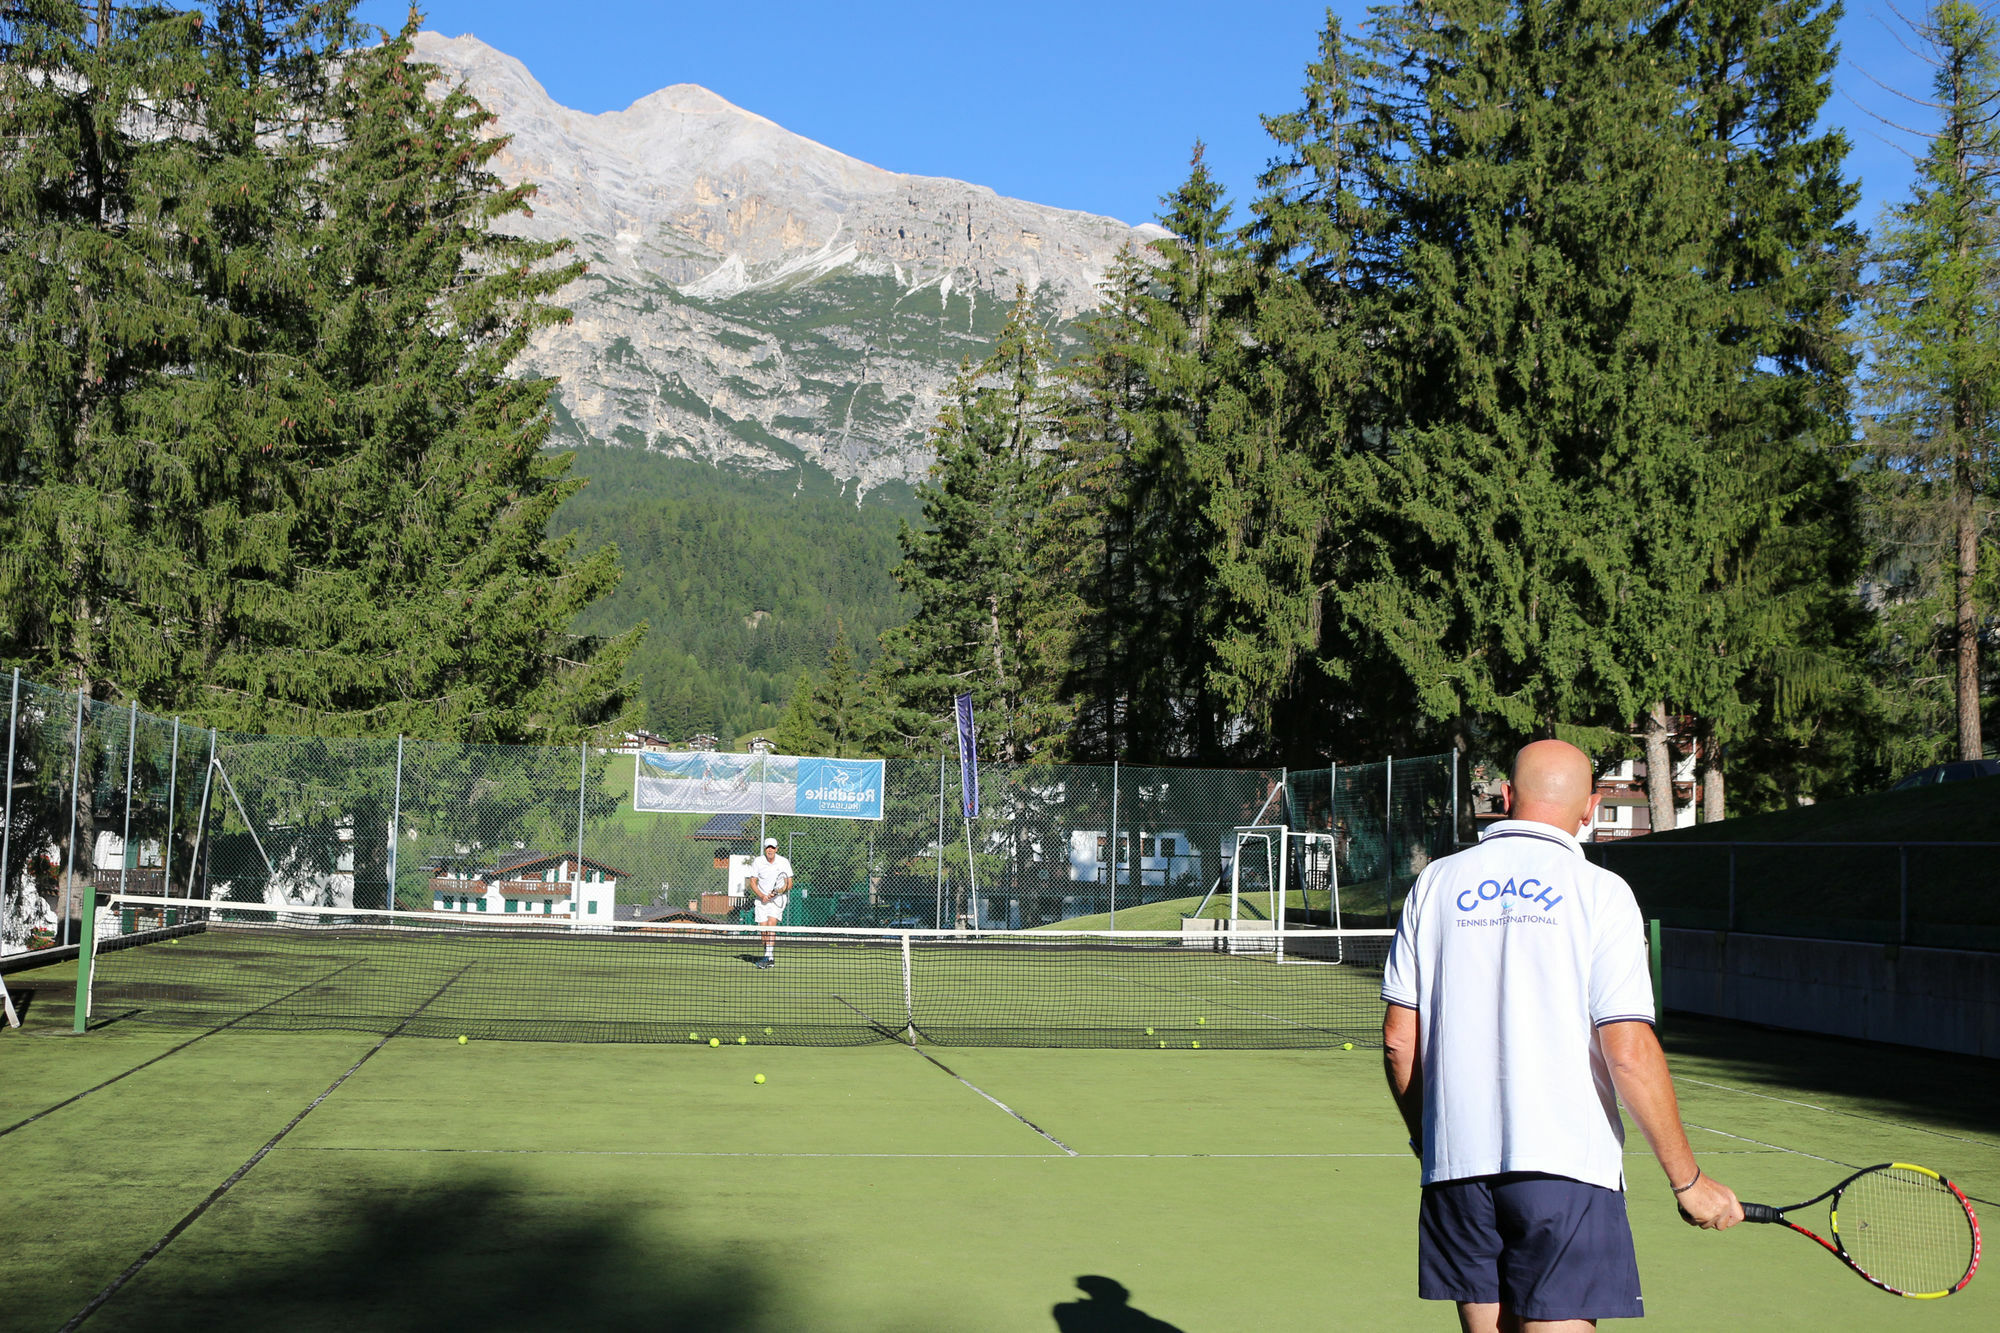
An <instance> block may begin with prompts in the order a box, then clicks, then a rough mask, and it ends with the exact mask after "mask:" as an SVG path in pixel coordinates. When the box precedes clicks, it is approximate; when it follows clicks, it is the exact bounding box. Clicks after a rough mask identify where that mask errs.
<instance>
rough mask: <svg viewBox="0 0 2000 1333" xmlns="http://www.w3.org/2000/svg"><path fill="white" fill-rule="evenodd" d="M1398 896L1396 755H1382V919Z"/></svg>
mask: <svg viewBox="0 0 2000 1333" xmlns="http://www.w3.org/2000/svg"><path fill="white" fill-rule="evenodd" d="M1395 896H1396V756H1395V755H1393V754H1387V755H1383V756H1382V919H1383V920H1384V921H1387V920H1388V919H1389V902H1390V900H1391V899H1393V898H1394V897H1395Z"/></svg>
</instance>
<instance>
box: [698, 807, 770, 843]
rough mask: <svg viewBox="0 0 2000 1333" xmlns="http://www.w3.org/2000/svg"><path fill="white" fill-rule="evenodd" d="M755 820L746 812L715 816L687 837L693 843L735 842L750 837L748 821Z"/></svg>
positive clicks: (732, 812) (734, 811) (738, 811)
mask: <svg viewBox="0 0 2000 1333" xmlns="http://www.w3.org/2000/svg"><path fill="white" fill-rule="evenodd" d="M755 818H757V816H756V815H754V814H752V813H750V812H749V811H747V810H732V811H730V812H728V813H727V814H720V815H716V816H714V817H713V818H711V819H710V820H709V821H708V822H707V823H706V824H703V825H702V826H701V827H700V828H698V829H696V830H695V831H694V832H692V833H690V834H688V837H689V838H691V839H692V840H694V841H695V842H736V841H738V840H740V839H743V838H747V837H749V836H750V821H751V820H753V819H755Z"/></svg>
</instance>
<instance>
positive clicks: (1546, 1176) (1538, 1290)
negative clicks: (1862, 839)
mask: <svg viewBox="0 0 2000 1333" xmlns="http://www.w3.org/2000/svg"><path fill="white" fill-rule="evenodd" d="M1595 786H1596V780H1595V775H1594V774H1593V771H1592V769H1591V764H1590V760H1589V757H1588V756H1586V755H1585V754H1584V753H1583V751H1581V750H1579V749H1577V748H1576V747H1575V746H1573V745H1567V744H1565V743H1563V742H1562V741H1536V742H1535V743H1534V744H1532V745H1529V746H1527V747H1526V748H1524V749H1523V750H1522V751H1521V753H1520V754H1519V755H1518V756H1517V757H1516V758H1515V762H1514V774H1513V780H1512V781H1511V782H1509V783H1507V784H1506V786H1505V788H1504V789H1503V791H1504V799H1505V801H1506V807H1507V814H1508V816H1509V818H1507V819H1505V820H1502V821H1500V822H1499V823H1497V824H1495V825H1494V826H1493V827H1492V828H1491V829H1489V830H1487V832H1486V833H1485V834H1483V835H1482V836H1481V838H1480V840H1479V844H1478V845H1477V846H1475V847H1470V848H1467V849H1466V850H1465V851H1462V852H1460V853H1458V854H1457V855H1455V856H1448V857H1445V858H1444V859H1443V860H1440V861H1437V862H1435V863H1433V864H1432V865H1431V866H1430V867H1429V868H1428V869H1426V870H1425V871H1424V873H1423V874H1422V875H1421V876H1420V877H1419V878H1418V880H1417V882H1416V885H1415V886H1414V887H1413V888H1412V889H1411V890H1410V896H1409V899H1408V900H1407V901H1406V902H1405V903H1404V905H1403V916H1402V921H1401V923H1400V924H1399V926H1398V929H1397V931H1396V939H1395V944H1394V945H1393V946H1392V948H1391V950H1390V954H1389V964H1388V968H1387V971H1386V973H1385V975H1384V977H1383V982H1382V998H1383V999H1384V1000H1385V1001H1387V1002H1388V1010H1387V1013H1386V1014H1385V1016H1384V1018H1383V1022H1382V1044H1383V1062H1384V1065H1385V1066H1386V1068H1387V1071H1388V1076H1389V1090H1390V1092H1391V1093H1392V1094H1393V1095H1394V1097H1395V1099H1396V1105H1397V1107H1398V1108H1399V1109H1400V1110H1401V1111H1402V1113H1403V1120H1404V1122H1405V1123H1406V1124H1407V1125H1408V1126H1409V1128H1410V1134H1411V1146H1412V1147H1413V1148H1417V1145H1418V1144H1419V1143H1421V1145H1422V1146H1421V1148H1418V1152H1419V1155H1420V1156H1421V1157H1422V1158H1423V1186H1424V1191H1423V1203H1422V1205H1421V1207H1420V1208H1419V1211H1418V1219H1417V1293H1418V1294H1419V1295H1420V1296H1422V1297H1424V1298H1425V1299H1426V1300H1441V1301H1456V1302H1458V1311H1459V1320H1460V1323H1461V1325H1462V1326H1463V1327H1464V1328H1465V1329H1467V1330H1470V1331H1471V1333H1497V1331H1498V1330H1510V1331H1511V1330H1515V1329H1534V1330H1542V1329H1546V1330H1552V1331H1553V1330H1574V1329H1585V1328H1589V1327H1591V1326H1592V1324H1593V1323H1594V1322H1595V1321H1596V1320H1598V1319H1609V1318H1636V1317H1637V1316H1639V1315H1642V1314H1644V1313H1645V1310H1644V1307H1643V1306H1642V1304H1641V1300H1640V1295H1639V1269H1638V1264H1637V1261H1636V1260H1635V1258H1634V1256H1633V1253H1632V1232H1631V1228H1630V1227H1629V1226H1628V1225H1627V1223H1626V1219H1625V1197H1624V1188H1625V1175H1624V1166H1623V1157H1624V1144H1625V1132H1624V1126H1623V1125H1622V1124H1621V1122H1620V1121H1619V1118H1618V1101H1619V1099H1622V1100H1623V1101H1624V1103H1625V1108H1626V1110H1627V1111H1629V1112H1630V1113H1631V1116H1632V1119H1633V1121H1634V1122H1635V1123H1636V1124H1637V1125H1638V1126H1639V1129H1640V1131H1641V1132H1642V1133H1644V1134H1645V1136H1646V1141H1647V1142H1648V1143H1649V1144H1651V1145H1652V1148H1653V1155H1654V1156H1655V1157H1657V1158H1658V1159H1659V1162H1660V1168H1661V1170H1663V1171H1664V1172H1665V1173H1666V1177H1667V1184H1668V1187H1669V1188H1671V1189H1672V1190H1673V1196H1674V1199H1675V1201H1676V1202H1677V1203H1678V1204H1679V1206H1680V1209H1681V1216H1682V1217H1683V1218H1685V1219H1686V1220H1687V1221H1688V1222H1689V1223H1691V1224H1692V1225H1695V1226H1700V1227H1710V1228H1714V1229H1716V1230H1721V1229H1723V1228H1725V1227H1731V1226H1734V1225H1735V1224H1736V1223H1738V1222H1740V1221H1742V1220H1743V1209H1742V1207H1741V1206H1740V1205H1739V1204H1738V1203H1737V1202H1736V1195H1735V1194H1734V1193H1732V1192H1731V1191H1730V1190H1729V1188H1728V1187H1727V1186H1725V1185H1723V1184H1721V1183H1720V1182H1718V1181H1714V1180H1711V1179H1709V1178H1708V1177H1707V1176H1706V1175H1704V1174H1702V1172H1701V1169H1700V1167H1698V1166H1697V1165H1696V1163H1695V1159H1694V1152H1693V1150H1691V1149H1690V1148H1689V1147H1688V1141H1687V1135H1686V1133H1685V1132H1684V1131H1683V1130H1682V1128H1681V1121H1680V1108H1679V1107H1678V1106H1677V1105H1676V1103H1675V1101H1674V1086H1673V1082H1672V1080H1671V1079H1670V1078H1669V1076H1668V1074H1667V1061H1666V1056H1665V1055H1664V1054H1662V1052H1661V1050H1660V1043H1659V1040H1658V1038H1656V1037H1655V1036H1654V1034H1653V993H1652V985H1651V980H1650V975H1649V971H1648V968H1647V965H1646V945H1645V933H1644V923H1643V922H1642V921H1641V919H1640V916H1639V906H1638V904H1637V903H1636V902H1635V901H1634V900H1633V897H1632V890H1631V889H1630V888H1629V887H1628V886H1627V885H1626V883H1625V881H1624V880H1622V879H1620V878H1619V877H1618V876H1616V875H1613V874H1611V873H1609V872H1608V871H1605V870H1600V869H1598V868H1597V867H1595V866H1593V865H1591V864H1590V863H1589V862H1588V861H1586V860H1585V859H1584V857H1583V848H1582V846H1581V844H1579V843H1578V841H1577V834H1578V832H1579V831H1581V830H1582V829H1583V828H1585V827H1587V826H1588V825H1589V823H1590V821H1591V819H1592V818H1593V817H1594V816H1595V815H1596V812H1597V802H1598V797H1597V795H1596V793H1595V791H1594V790H1593V789H1594V787H1595ZM1614 1089H1615V1092H1616V1095H1615V1096H1614Z"/></svg>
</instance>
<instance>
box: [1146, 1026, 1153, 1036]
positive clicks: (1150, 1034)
mask: <svg viewBox="0 0 2000 1333" xmlns="http://www.w3.org/2000/svg"><path fill="white" fill-rule="evenodd" d="M1146 1035H1147V1036H1149V1037H1150V1036H1152V1035H1153V1029H1151V1028H1147V1029H1146Z"/></svg>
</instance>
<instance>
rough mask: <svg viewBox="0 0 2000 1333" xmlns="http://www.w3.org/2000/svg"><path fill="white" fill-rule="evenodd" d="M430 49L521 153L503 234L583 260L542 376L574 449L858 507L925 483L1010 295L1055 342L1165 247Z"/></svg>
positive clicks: (432, 43) (464, 43)
mask: <svg viewBox="0 0 2000 1333" xmlns="http://www.w3.org/2000/svg"><path fill="white" fill-rule="evenodd" d="M417 51H418V55H419V57H420V58H421V59H423V60H425V61H428V62H431V63H434V64H436V65H438V66H440V67H442V69H443V70H444V71H445V73H446V77H449V78H452V79H456V80H461V81H463V83H464V84H465V85H466V87H467V89H468V90H469V91H470V92H471V93H472V94H473V95H474V96H476V97H477V98H478V99H479V100H480V102H481V103H483V104H484V105H485V106H486V107H487V108H488V109H489V110H490V111H492V112H493V113H494V114H495V115H496V116H497V117H498V125H497V127H496V132H498V133H501V134H506V135H509V136H511V138H510V142H509V143H508V145H507V147H506V149H505V150H504V151H503V152H502V153H501V154H500V155H499V156H498V157H497V158H496V160H495V163H494V168H495V170H496V171H497V172H498V174H499V175H500V176H501V177H502V178H503V179H504V180H506V181H508V182H509V183H517V182H520V181H533V182H535V183H536V185H537V186H538V187H539V190H538V193H537V195H536V197H535V199H534V216H533V217H532V218H513V219H509V220H508V222H507V225H508V227H509V228H510V229H515V230H519V231H522V232H525V233H528V234H531V235H535V236H542V237H553V236H567V237H571V238H573V239H575V240H576V242H577V244H578V251H579V253H580V254H581V256H582V257H583V258H584V259H586V260H587V261H589V265H590V270H589V272H588V274H587V275H586V276H585V277H584V278H582V279H581V280H579V281H578V282H577V283H576V284H575V285H574V286H573V287H571V288H570V289H569V290H568V291H567V292H566V293H565V295H564V300H565V301H566V302H567V303H568V304H569V305H570V306H571V307H572V308H573V309H574V311H575V313H576V318H575V321H574V322H573V323H572V324H570V325H568V326H566V327H562V328H558V329H552V330H548V331H547V332H546V333H545V334H544V335H543V336H542V337H540V338H539V339H538V341H537V342H536V343H535V345H534V347H533V349H532V351H531V354H530V358H529V363H530V365H531V366H532V368H533V369H535V370H537V371H540V372H541V373H544V374H550V375H555V376H559V377H560V378H561V380H562V392H561V405H560V408H559V415H558V436H559V441H560V442H562V443H567V444H584V443H591V442H597V443H603V444H622V445H628V446H641V447H644V448H646V449H650V450H658V451H660V452H663V453H666V454H668V455H672V456H675V457H682V458H692V459H699V460H703V461H707V462H712V463H725V464H731V465H734V466H736V467H739V468H748V469H752V470H766V471H768V470H777V469H785V468H795V467H797V466H798V465H799V464H800V463H801V462H811V463H814V464H816V465H818V466H819V467H820V468H823V469H825V471H826V472H828V473H830V474H831V475H832V476H833V477H835V478H837V479H839V480H840V481H841V482H843V483H845V482H852V483H853V484H854V487H855V491H856V494H857V496H858V495H860V494H862V493H865V492H866V491H868V490H871V489H874V488H876V487H878V486H881V485H883V484H884V483H886V482H891V481H898V480H902V481H909V480H915V479H916V478H918V477H920V476H921V475H922V474H923V471H924V469H925V468H926V467H927V466H928V465H929V461H930V459H929V454H928V451H927V449H926V448H925V432H926V430H927V429H928V427H929V425H930V423H931V421H932V419H933V417H934V416H935V414H936V411H937V405H938V398H939V394H940V392H941V391H942V390H943V389H944V387H945V386H946V385H947V384H948V382H949V381H950V378H951V376H952V374H953V373H954V372H955V371H956V369H957V367H958V364H959V362H960V360H961V359H962V358H965V357H971V358H973V359H975V360H977V359H978V358H980V357H982V356H983V355H985V353H986V352H987V351H988V350H989V349H990V348H991V347H992V345H993V341H994V338H995V336H996V335H997V333H998V332H999V329H1000V326H1001V324H1002V322H1003V321H1004V318H1005V312H1006V307H1007V305H1008V303H1009V302H1011V301H1012V299H1013V297H1014V293H1015V291H1016V289H1017V285H1021V286H1025V287H1026V289H1027V290H1028V291H1029V292H1030V293H1031V294H1032V295H1033V298H1034V300H1035V302H1036V303H1037V305H1038V307H1039V308H1040V309H1041V310H1042V312H1043V314H1044V316H1045V318H1046V319H1047V320H1048V321H1049V322H1050V323H1051V324H1052V325H1053V326H1054V327H1055V329H1056V331H1057V335H1058V338H1059V339H1061V338H1062V337H1063V336H1064V335H1065V333H1066V332H1069V331H1071V330H1073V322H1074V321H1075V320H1076V319H1077V318H1078V317H1079V316H1080V315H1082V314H1083V313H1084V312H1086V311H1088V310H1090V309H1091V308H1092V307H1094V306H1095V305H1096V304H1097V284H1098V282H1099V281H1100V280H1101V279H1102V278H1103V276H1104V273H1105V271H1106V269H1107V268H1108V266H1109V265H1110V263H1111V261H1112V259H1113V257H1114V256H1115V255H1116V253H1117V252H1118V250H1119V249H1120V247H1122V246H1125V245H1128V244H1136V243H1143V242H1144V241H1146V240H1147V239H1150V238H1151V237H1154V236H1159V235H1163V234H1164V233H1163V232H1161V231H1160V230H1159V229H1158V228H1156V227H1150V226H1148V227H1138V228H1134V227H1130V226H1127V225H1126V224H1125V223H1122V222H1118V221H1116V220H1114V219H1111V218H1104V217H1096V216H1093V215H1091V214H1087V213H1078V212H1069V211H1065V210H1062V209H1055V208H1047V207H1044V206H1042V205H1039V204H1031V203H1025V202H1023V201H1021V200H1018V199H1007V198H1003V197H1002V196H1000V195H998V194H996V193H994V192H993V191H992V190H990V189H986V188H984V187H982V186H978V185H968V184H966V183H964V182H962V181H955V180H947V179H944V178H941V177H933V176H910V175H903V174H900V173H897V172H893V171H885V170H883V169H882V168H880V167H875V166H870V165H869V164H868V163H865V162H861V161H858V160H856V159H854V158H851V157H848V156H846V155H845V154H842V153H839V152H836V151H834V150H833V149H831V148H827V147H825V146H824V145H821V144H817V143H814V142H813V141H811V140H810V139H806V138H803V137H801V136H799V135H796V134H793V133H791V132H789V131H787V130H785V129H784V128H782V127H781V126H778V125H776V124H773V123H772V122H771V121H769V120H766V119H764V118H763V117H762V116H758V115H755V114H753V113H751V112H748V111H745V110H743V109H742V108H740V107H736V106H733V105H731V104H730V103H728V102H726V101H724V100H723V99H722V98H720V97H718V96H716V95H715V94H714V93H711V92H709V91H707V90H706V89H704V88H700V87H697V86H695V85H693V84H676V85H674V86H672V87H669V88H663V89H661V90H660V91H659V92H656V93H652V94H650V95H648V96H646V97H643V98H641V99H640V100H639V101H637V102H635V103H633V104H632V105H631V106H629V107H627V108H626V109H625V110H623V111H608V112H604V113H602V114H599V115H591V114H587V113H584V112H580V111H572V110H570V109H568V108H566V107H563V106H559V105H557V104H556V103H555V102H554V101H553V100H551V99H550V97H549V95H548V94H547V92H545V91H544V90H543V88H542V86H541V85H540V84H539V83H537V82H536V81H535V80H534V78H533V77H532V76H531V75H530V74H529V73H528V71H527V69H526V67H524V66H523V65H522V64H521V62H520V61H518V60H516V59H514V58H513V57H511V56H508V55H504V54H502V53H501V52H499V51H496V50H494V49H493V48H492V47H490V46H487V45H486V44H485V43H483V42H481V41H479V40H478V39H477V38H475V37H471V36H464V37H443V36H440V35H438V34H435V33H425V34H423V35H422V36H421V37H420V38H419V39H418V42H417Z"/></svg>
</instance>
